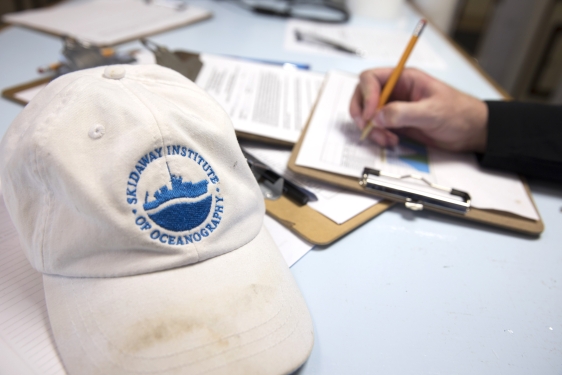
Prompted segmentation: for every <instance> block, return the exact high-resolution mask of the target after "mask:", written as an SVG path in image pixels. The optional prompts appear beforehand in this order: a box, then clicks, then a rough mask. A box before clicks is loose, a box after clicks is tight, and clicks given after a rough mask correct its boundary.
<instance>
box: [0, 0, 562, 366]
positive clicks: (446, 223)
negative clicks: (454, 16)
mask: <svg viewBox="0 0 562 375" xmlns="http://www.w3.org/2000/svg"><path fill="white" fill-rule="evenodd" d="M191 3H194V4H198V5H200V6H204V7H207V8H209V9H211V10H212V11H213V13H214V17H213V18H212V19H210V20H208V21H204V22H201V23H198V24H195V25H191V26H189V27H185V28H181V29H176V30H172V31H169V32H166V33H163V34H159V35H156V36H153V37H151V38H150V39H151V40H153V41H155V42H156V43H160V44H163V45H166V46H167V47H168V48H170V49H172V50H174V49H184V50H191V51H196V52H208V53H221V54H230V55H238V56H247V57H255V58H263V59H270V60H284V61H295V62H303V63H309V64H311V66H312V69H313V70H316V71H320V72H325V71H328V70H330V69H340V70H345V71H349V72H355V73H359V72H360V71H362V70H364V69H366V68H369V67H372V66H373V63H372V62H368V61H364V60H361V59H358V58H352V57H347V56H342V57H325V56H320V55H311V54H302V53H294V52H288V51H285V50H284V49H283V38H284V31H285V22H286V21H285V20H283V19H277V18H269V17H265V16H256V15H253V14H251V13H249V12H248V11H246V10H243V9H241V8H238V7H236V6H234V5H232V4H227V3H224V2H212V1H204V0H198V1H191ZM417 19H418V15H416V14H415V13H413V12H412V11H411V10H410V9H409V8H405V9H404V12H403V15H402V16H401V18H400V19H398V20H395V21H372V20H369V19H362V18H354V19H352V22H351V24H352V25H355V26H365V27H367V26H369V25H372V24H373V22H378V25H379V26H384V27H388V28H395V29H400V30H406V31H411V30H412V29H413V27H414V26H415V24H416V21H417ZM423 38H424V39H425V40H427V41H428V42H429V43H430V44H431V45H432V47H433V48H434V49H435V50H436V51H437V52H438V53H439V55H440V56H441V57H442V58H443V59H444V60H445V61H446V63H447V68H446V69H441V70H428V72H429V73H431V74H433V75H435V76H437V77H438V78H440V79H443V80H445V81H446V82H448V83H450V84H451V85H453V86H455V87H457V88H459V89H461V90H464V91H466V92H469V93H471V94H473V95H475V96H478V97H480V98H483V99H485V98H488V99H494V98H498V97H499V95H498V93H497V92H496V91H495V90H494V89H493V87H492V86H491V85H490V84H489V83H487V82H486V81H485V80H484V79H483V77H482V76H481V75H480V74H479V73H478V72H477V71H476V70H475V69H474V68H473V67H472V66H471V65H470V64H469V63H468V62H467V61H466V59H465V58H464V57H462V56H461V55H460V54H459V53H458V52H457V51H456V50H455V49H454V48H452V47H451V45H450V44H449V43H448V42H447V41H446V40H444V39H443V38H442V37H441V36H440V35H439V34H438V33H437V32H435V31H434V30H433V29H432V28H431V27H430V28H429V29H428V30H426V31H425V32H424V35H423ZM135 46H137V44H136V43H130V44H129V45H127V46H126V47H135ZM61 48H62V44H61V42H60V40H59V39H58V38H56V37H54V36H50V35H46V34H43V33H40V32H36V31H31V30H28V29H24V28H19V27H8V28H5V29H3V30H0V71H1V73H0V88H2V89H4V88H7V87H10V86H14V85H18V84H21V83H23V82H27V81H31V80H33V79H35V78H37V74H36V69H37V67H38V66H39V65H43V64H46V63H50V62H53V61H56V60H57V59H58V56H59V53H60V50H61ZM21 109H22V107H21V106H20V105H18V104H14V103H12V102H9V101H7V100H5V99H1V100H0V136H1V135H3V134H4V132H5V131H6V129H7V128H8V126H9V124H10V123H11V121H12V120H13V119H14V118H15V117H16V116H17V114H18V113H19V112H20V111H21ZM530 186H531V189H532V191H533V197H534V199H535V202H536V204H537V206H538V209H539V211H540V214H541V216H542V218H543V221H544V223H545V227H546V229H545V231H544V233H543V234H542V235H541V236H540V238H529V237H527V236H524V235H519V234H515V233H511V232H507V231H504V230H500V229H496V228H492V227H487V226H483V225H480V224H475V223H470V222H467V221H463V220H458V219H453V218H450V217H446V216H443V215H439V214H434V213H429V212H421V213H413V212H410V211H408V210H406V209H404V208H400V207H395V208H393V209H391V210H389V211H388V212H385V213H384V214H382V215H381V216H379V217H377V218H375V219H374V220H371V221H370V222H368V223H367V224H365V225H363V226H362V227H360V228H358V229H357V230H355V231H354V232H353V233H351V234H350V235H348V236H346V237H345V238H343V239H341V240H340V241H338V242H336V243H334V244H332V245H331V246H328V247H326V248H321V249H315V250H313V251H311V252H310V253H309V254H308V255H306V256H305V257H304V258H303V259H301V260H300V261H299V262H298V263H297V264H295V265H294V266H293V267H292V272H293V274H294V276H295V278H296V279H297V282H298V284H299V285H300V287H301V290H302V292H303V294H304V296H305V298H306V301H307V303H308V306H309V308H310V312H311V314H312V318H313V321H314V330H315V344H314V349H313V351H312V354H311V356H310V358H309V360H308V361H307V362H306V364H305V365H304V366H303V367H302V368H301V369H300V370H299V371H298V372H297V373H298V374H302V375H304V374H375V373H377V374H379V373H380V374H558V375H560V374H562V212H561V207H562V185H560V184H553V183H545V182H539V181H530Z"/></svg>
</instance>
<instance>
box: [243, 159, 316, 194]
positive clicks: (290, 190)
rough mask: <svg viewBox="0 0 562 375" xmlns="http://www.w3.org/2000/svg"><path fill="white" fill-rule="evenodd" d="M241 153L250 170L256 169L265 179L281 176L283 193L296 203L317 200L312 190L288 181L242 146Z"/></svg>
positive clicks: (271, 180) (274, 180)
mask: <svg viewBox="0 0 562 375" xmlns="http://www.w3.org/2000/svg"><path fill="white" fill-rule="evenodd" d="M242 153H243V154H244V157H246V160H247V161H248V164H249V165H250V168H251V169H252V170H256V169H257V172H258V173H259V174H260V176H261V177H263V178H264V179H265V180H267V181H269V182H272V183H275V182H276V181H277V180H279V179H280V178H282V179H283V194H285V195H286V196H287V197H288V198H290V199H292V200H294V201H295V202H296V203H298V204H300V205H305V204H307V203H308V202H314V201H317V200H318V198H317V197H316V195H315V194H314V193H313V192H311V191H309V190H307V189H305V188H303V187H302V186H299V185H297V184H295V183H294V182H292V181H290V180H289V179H287V178H285V177H284V176H281V175H279V174H278V173H277V172H275V171H273V170H272V169H271V168H270V167H269V166H267V165H266V164H264V163H262V162H261V161H260V160H258V159H257V158H256V157H255V156H253V155H252V154H250V153H249V152H248V151H246V150H245V149H244V148H242Z"/></svg>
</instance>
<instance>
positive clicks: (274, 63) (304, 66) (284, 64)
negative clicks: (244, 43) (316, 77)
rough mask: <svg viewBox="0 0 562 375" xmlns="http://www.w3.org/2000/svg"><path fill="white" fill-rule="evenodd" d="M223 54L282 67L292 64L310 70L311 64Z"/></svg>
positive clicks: (237, 58)
mask: <svg viewBox="0 0 562 375" xmlns="http://www.w3.org/2000/svg"><path fill="white" fill-rule="evenodd" d="M223 56H226V57H229V58H231V59H236V60H243V61H251V62H257V63H262V64H268V65H278V66H282V67H285V66H290V67H294V68H297V69H301V70H310V65H309V64H304V63H297V62H290V61H275V60H264V59H258V58H253V57H243V56H235V55H223Z"/></svg>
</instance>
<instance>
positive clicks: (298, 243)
mask: <svg viewBox="0 0 562 375" xmlns="http://www.w3.org/2000/svg"><path fill="white" fill-rule="evenodd" d="M264 224H265V227H266V228H267V230H268V232H269V234H271V237H273V241H274V242H275V244H276V245H277V247H278V248H279V250H281V255H283V259H285V262H287V265H288V266H289V267H291V266H292V265H293V264H295V263H296V262H297V261H298V260H299V259H300V258H302V257H303V256H304V255H305V254H306V253H308V251H309V250H310V249H312V248H313V247H314V245H312V244H310V243H308V242H306V241H304V240H302V239H301V238H300V237H298V236H296V235H294V234H293V233H291V231H290V230H289V229H287V228H285V227H284V226H283V225H281V224H279V223H278V222H277V221H275V219H273V218H271V217H269V216H267V215H265V218H264Z"/></svg>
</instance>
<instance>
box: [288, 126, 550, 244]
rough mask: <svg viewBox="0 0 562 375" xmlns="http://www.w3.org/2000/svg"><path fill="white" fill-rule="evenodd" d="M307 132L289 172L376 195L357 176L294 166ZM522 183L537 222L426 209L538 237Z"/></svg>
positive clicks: (507, 215)
mask: <svg viewBox="0 0 562 375" xmlns="http://www.w3.org/2000/svg"><path fill="white" fill-rule="evenodd" d="M309 121H310V119H309ZM307 130H308V124H307V126H306V127H305V129H304V130H303V132H302V134H301V137H300V138H299V141H298V142H297V144H296V145H295V146H294V147H293V152H292V153H291V158H290V159H289V163H288V167H289V169H290V170H292V171H293V172H296V173H299V174H303V175H306V176H309V177H312V178H315V179H318V180H320V181H324V182H327V183H331V184H333V185H336V186H341V187H344V188H347V189H350V190H353V191H358V192H362V193H367V194H373V195H377V194H376V193H373V192H370V191H367V190H365V189H364V188H363V187H361V186H360V185H359V176H358V177H357V178H353V177H349V176H343V175H339V174H335V173H330V172H325V171H322V170H318V169H314V168H307V167H302V166H299V165H297V164H296V159H297V155H298V154H299V152H300V149H301V146H302V142H303V140H304V136H305V134H306V131H307ZM522 182H523V185H524V186H525V190H526V191H527V194H528V195H529V198H530V199H531V202H532V203H533V206H534V207H535V210H536V211H537V214H539V220H537V221H535V220H531V219H526V218H523V217H521V216H517V215H514V214H511V213H508V212H501V211H496V210H482V209H478V208H471V209H470V210H469V211H468V212H467V213H466V214H464V215H463V214H457V213H453V212H450V211H446V210H440V209H434V208H427V209H429V210H431V211H435V212H439V213H442V214H445V215H450V216H455V217H459V218H462V219H467V220H473V221H477V222H481V223H485V224H489V225H493V226H497V227H501V228H504V229H508V230H512V231H516V232H520V233H524V234H527V235H531V236H538V235H540V234H541V233H542V232H543V230H544V223H543V222H542V219H540V213H539V211H538V209H537V207H536V204H535V201H534V200H533V196H532V195H531V190H530V189H529V185H528V184H527V182H526V181H525V180H524V179H522ZM389 207H390V205H389Z"/></svg>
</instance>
